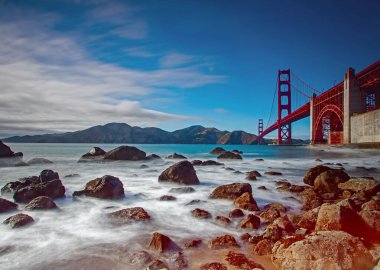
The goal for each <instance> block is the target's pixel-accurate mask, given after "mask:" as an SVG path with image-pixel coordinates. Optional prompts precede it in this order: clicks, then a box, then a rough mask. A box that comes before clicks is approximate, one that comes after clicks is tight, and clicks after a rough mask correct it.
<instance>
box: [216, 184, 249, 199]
mask: <svg viewBox="0 0 380 270" xmlns="http://www.w3.org/2000/svg"><path fill="white" fill-rule="evenodd" d="M245 192H248V193H252V187H251V185H250V184H248V183H233V184H227V185H222V186H218V187H217V188H215V189H214V191H213V192H212V193H211V195H210V196H209V198H210V199H228V200H234V199H236V198H238V197H240V196H241V195H242V194H243V193H245Z"/></svg>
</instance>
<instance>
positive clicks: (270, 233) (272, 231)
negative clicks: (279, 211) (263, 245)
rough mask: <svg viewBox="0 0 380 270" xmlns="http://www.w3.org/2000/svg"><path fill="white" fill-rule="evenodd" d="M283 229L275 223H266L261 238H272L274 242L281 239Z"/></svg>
mask: <svg viewBox="0 0 380 270" xmlns="http://www.w3.org/2000/svg"><path fill="white" fill-rule="evenodd" d="M282 232H283V229H282V228H280V226H278V225H277V224H270V225H268V226H267V227H266V228H265V230H264V232H263V235H262V236H263V238H264V239H269V240H272V241H273V242H276V241H278V240H280V239H281V237H282Z"/></svg>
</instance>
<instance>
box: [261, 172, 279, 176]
mask: <svg viewBox="0 0 380 270" xmlns="http://www.w3.org/2000/svg"><path fill="white" fill-rule="evenodd" d="M264 174H265V175H271V176H277V175H282V173H280V172H274V171H269V172H265V173H264Z"/></svg>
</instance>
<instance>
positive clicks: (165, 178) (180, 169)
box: [158, 160, 199, 185]
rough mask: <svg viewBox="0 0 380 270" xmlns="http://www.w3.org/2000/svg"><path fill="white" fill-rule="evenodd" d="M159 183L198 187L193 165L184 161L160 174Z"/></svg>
mask: <svg viewBox="0 0 380 270" xmlns="http://www.w3.org/2000/svg"><path fill="white" fill-rule="evenodd" d="M158 181H159V182H171V183H176V184H184V185H198V184H199V179H198V177H197V174H196V172H195V170H194V167H193V165H192V164H191V163H190V162H189V161H187V160H185V161H181V162H178V163H176V164H174V165H172V166H170V167H169V168H167V169H166V170H165V171H163V172H162V173H161V175H160V176H159V177H158Z"/></svg>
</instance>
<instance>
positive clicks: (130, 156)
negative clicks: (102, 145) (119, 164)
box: [104, 145, 146, 161]
mask: <svg viewBox="0 0 380 270" xmlns="http://www.w3.org/2000/svg"><path fill="white" fill-rule="evenodd" d="M104 159H105V160H132V161H137V160H144V159H146V153H145V152H144V151H141V150H140V149H138V148H136V147H134V146H126V145H124V146H119V147H117V148H115V149H113V150H111V151H108V152H106V153H105V154H104Z"/></svg>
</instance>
